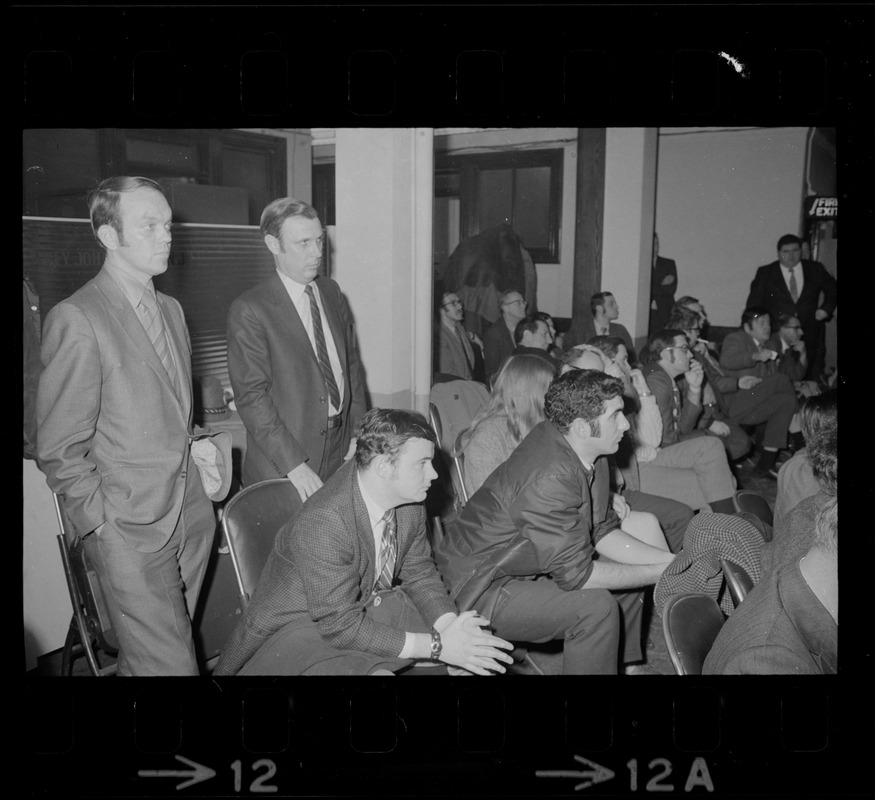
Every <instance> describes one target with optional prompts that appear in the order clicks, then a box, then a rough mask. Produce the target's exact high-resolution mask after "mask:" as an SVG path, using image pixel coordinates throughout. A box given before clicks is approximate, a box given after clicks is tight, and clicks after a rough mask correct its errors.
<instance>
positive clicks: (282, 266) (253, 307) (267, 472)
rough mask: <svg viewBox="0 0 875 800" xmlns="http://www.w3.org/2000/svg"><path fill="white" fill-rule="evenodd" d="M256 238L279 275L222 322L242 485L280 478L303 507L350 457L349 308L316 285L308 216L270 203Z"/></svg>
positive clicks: (360, 378)
mask: <svg viewBox="0 0 875 800" xmlns="http://www.w3.org/2000/svg"><path fill="white" fill-rule="evenodd" d="M261 233H262V235H263V236H264V243H265V245H267V249H268V250H269V251H270V252H271V255H272V256H273V260H274V264H275V266H276V272H275V273H274V274H273V275H271V277H269V278H268V279H267V280H265V281H263V282H262V283H259V284H258V285H256V286H254V287H253V288H252V289H250V290H249V291H247V292H244V293H243V294H242V295H241V296H240V297H238V298H237V299H236V300H235V301H234V302H233V303H232V304H231V308H230V310H229V312H228V372H229V375H230V378H231V386H232V388H233V390H234V401H235V404H236V406H237V411H238V412H239V414H240V417H241V419H242V420H243V424H244V425H245V426H246V454H245V458H244V461H243V475H242V478H243V483H244V484H246V485H249V484H252V483H256V482H258V481H262V480H266V479H268V478H278V477H287V478H288V479H289V480H290V481H291V482H292V484H293V485H294V486H295V488H296V489H297V490H298V494H300V496H301V499H302V500H306V499H307V498H308V497H309V496H310V495H312V494H313V493H314V492H316V491H317V490H318V489H319V488H320V487H321V486H322V483H323V481H325V480H326V479H327V478H328V477H329V476H330V475H332V474H333V473H334V471H335V470H336V469H337V468H338V467H339V466H340V465H341V463H342V462H343V461H344V460H345V458H349V457H351V456H352V453H353V452H354V448H355V441H354V439H353V435H352V432H353V429H354V427H355V424H356V422H357V421H358V419H359V417H360V416H361V415H362V414H364V412H365V409H366V401H365V384H364V375H363V373H362V368H361V361H360V359H359V353H358V345H357V343H356V338H355V332H354V329H353V321H352V316H351V314H350V311H349V306H348V304H347V301H346V298H345V297H344V296H343V294H342V293H341V291H340V287H339V286H338V285H337V284H336V283H335V282H334V281H333V280H331V279H330V278H326V277H322V276H319V267H320V266H321V263H322V250H323V247H324V243H325V235H324V231H323V230H322V225H321V223H320V222H319V217H318V216H317V214H316V211H315V209H313V208H312V207H311V206H309V205H307V204H306V203H302V202H300V201H298V200H295V199H294V198H291V197H282V198H280V199H278V200H274V201H273V202H272V203H270V204H269V205H268V206H267V207H266V208H265V209H264V211H263V212H262V215H261Z"/></svg>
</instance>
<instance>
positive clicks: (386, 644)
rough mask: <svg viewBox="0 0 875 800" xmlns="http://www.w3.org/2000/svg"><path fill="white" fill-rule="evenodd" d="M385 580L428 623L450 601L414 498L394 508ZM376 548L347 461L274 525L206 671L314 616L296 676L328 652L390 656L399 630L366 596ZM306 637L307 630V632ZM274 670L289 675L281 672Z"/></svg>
mask: <svg viewBox="0 0 875 800" xmlns="http://www.w3.org/2000/svg"><path fill="white" fill-rule="evenodd" d="M396 520H397V523H398V529H397V535H398V551H397V556H396V560H395V583H396V584H398V583H400V587H401V589H402V590H403V591H404V592H405V594H407V596H408V597H409V598H410V599H411V600H412V601H413V603H414V605H415V606H416V608H417V610H418V611H419V613H420V616H421V617H422V619H423V621H424V622H425V623H426V625H428V626H429V628H430V627H431V626H432V625H433V624H434V622H435V620H437V619H438V618H439V617H441V616H442V615H443V614H445V613H447V612H455V611H456V607H455V606H454V605H453V603H452V602H451V601H450V599H449V597H448V596H447V591H446V589H445V588H444V586H443V583H442V582H441V579H440V576H439V575H438V573H437V570H436V568H435V565H434V560H433V559H432V554H431V549H430V547H429V544H428V540H427V539H426V532H425V510H424V508H423V506H422V505H421V504H418V503H417V504H412V505H405V506H399V507H398V509H397V510H396ZM376 563H377V555H376V553H375V550H374V535H373V532H372V529H371V524H370V520H369V518H368V512H367V508H366V506H365V502H364V499H363V498H362V494H361V490H360V489H359V486H358V479H357V476H356V466H355V462H354V461H348V462H347V463H345V464H344V465H343V466H342V467H341V468H340V469H338V470H337V472H336V473H334V475H333V476H332V477H331V478H329V480H328V481H327V482H326V483H325V485H324V486H323V487H322V488H321V489H320V490H319V491H318V492H316V493H315V494H314V495H312V496H311V497H310V498H309V499H308V500H307V502H306V503H304V505H303V506H302V507H301V509H300V510H299V511H298V513H297V514H295V516H294V517H293V518H292V519H291V520H289V522H287V523H286V524H285V525H284V526H283V527H282V528H280V530H279V532H278V533H277V536H276V540H275V542H274V547H273V550H272V552H271V554H270V556H269V557H268V560H267V564H266V565H265V567H264V572H262V574H261V579H260V580H259V582H258V586H257V587H256V589H255V592H254V593H253V595H252V599H251V601H250V603H249V605H248V606H247V608H246V611H245V613H244V615H243V618H242V619H241V620H240V622H239V623H238V624H237V627H236V628H235V629H234V632H233V633H232V635H231V638H230V639H229V641H228V644H227V645H226V646H225V649H224V651H223V653H222V657H221V659H220V661H219V663H218V664H217V665H216V670H215V672H214V674H216V675H234V674H236V673H237V672H238V671H239V670H240V668H241V667H242V666H243V665H244V664H245V663H246V662H247V661H248V660H249V659H250V658H251V657H252V656H253V655H254V654H255V653H256V652H257V651H258V649H259V648H260V647H261V645H262V644H264V643H265V642H266V641H267V640H268V639H269V638H270V637H271V635H272V634H274V633H276V632H277V631H279V630H280V629H281V628H283V627H284V626H286V625H290V624H291V625H295V624H298V623H302V627H301V631H302V633H304V632H306V631H308V629H309V630H312V625H308V624H307V623H313V624H315V626H316V628H317V629H318V632H319V634H320V636H321V640H322V644H323V645H324V647H323V648H322V649H320V648H319V647H318V645H317V647H316V648H315V650H313V651H311V652H303V653H301V654H300V660H299V663H298V665H299V674H300V672H303V671H304V670H305V669H307V668H308V667H309V666H311V665H312V664H313V663H316V662H318V661H319V660H321V659H322V658H324V657H325V655H326V654H331V655H337V653H336V651H337V650H350V651H356V652H360V653H371V654H374V655H376V656H380V657H382V660H383V661H385V659H386V658H387V657H390V658H393V657H397V656H398V654H399V653H400V652H401V650H402V648H403V647H404V641H405V636H404V631H401V630H397V629H395V628H392V627H390V626H388V625H383V624H380V623H377V622H375V621H374V620H373V619H371V618H370V617H369V616H368V615H367V614H365V608H366V607H367V606H369V605H371V604H372V603H373V594H372V590H373V587H374V581H375V579H376V575H375V571H376ZM307 641H308V642H311V644H310V647H311V648H312V638H307ZM284 674H291V673H287V672H284Z"/></svg>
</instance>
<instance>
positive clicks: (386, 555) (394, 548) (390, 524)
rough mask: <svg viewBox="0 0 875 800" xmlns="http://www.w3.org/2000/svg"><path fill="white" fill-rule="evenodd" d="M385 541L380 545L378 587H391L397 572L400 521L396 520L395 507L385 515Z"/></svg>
mask: <svg viewBox="0 0 875 800" xmlns="http://www.w3.org/2000/svg"><path fill="white" fill-rule="evenodd" d="M383 522H385V523H386V524H385V526H384V527H383V543H382V544H381V545H380V560H379V564H380V572H379V575H378V576H377V585H376V588H377V589H391V588H392V576H393V575H394V574H395V555H396V553H397V552H398V523H397V522H396V520H395V509H394V508H390V509H389V510H388V511H387V512H386V513H385V514H384V515H383Z"/></svg>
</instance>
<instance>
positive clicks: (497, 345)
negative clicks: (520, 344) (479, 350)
mask: <svg viewBox="0 0 875 800" xmlns="http://www.w3.org/2000/svg"><path fill="white" fill-rule="evenodd" d="M527 307H528V303H527V302H526V299H525V298H524V297H523V296H522V295H521V294H520V293H519V292H518V291H516V289H510V290H508V291H506V292H504V294H502V295H501V297H499V298H498V309H499V311H500V313H501V316H500V317H499V318H498V319H497V320H495V322H493V323H492V325H491V326H490V327H489V328H488V329H487V330H486V333H484V334H483V361H484V368H485V371H486V382H487V383H489V384H491V383H492V379H493V378H494V377H495V374H496V373H497V372H498V370H499V369H501V365H502V364H503V363H504V360H505V359H506V358H507V357H508V356H509V355H510V354H511V353H512V352H513V348H514V346H515V344H514V340H513V335H514V331H515V330H516V326H517V323H518V322H519V321H520V320H521V319H525V316H526V308H527Z"/></svg>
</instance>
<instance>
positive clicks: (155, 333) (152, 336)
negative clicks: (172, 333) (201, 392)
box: [140, 289, 179, 396]
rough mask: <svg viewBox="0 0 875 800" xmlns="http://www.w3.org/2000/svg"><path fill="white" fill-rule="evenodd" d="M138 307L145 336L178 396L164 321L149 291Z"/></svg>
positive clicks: (145, 293)
mask: <svg viewBox="0 0 875 800" xmlns="http://www.w3.org/2000/svg"><path fill="white" fill-rule="evenodd" d="M140 305H141V306H142V308H143V316H144V322H145V326H146V334H147V335H148V336H149V340H150V341H151V342H152V346H153V347H154V348H155V352H156V353H157V354H158V358H160V359H161V364H162V365H163V366H164V371H165V372H166V373H167V377H168V378H170V383H171V384H172V385H173V390H174V391H175V392H176V394H177V396H179V386H178V384H177V376H176V367H175V366H174V364H173V356H171V355H170V347H169V345H168V344H167V334H166V333H165V332H164V320H163V319H162V317H161V312H160V310H159V309H158V300H157V298H156V297H155V294H154V293H153V291H152V290H151V289H146V291H145V292H143V296H142V297H141V298H140Z"/></svg>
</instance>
